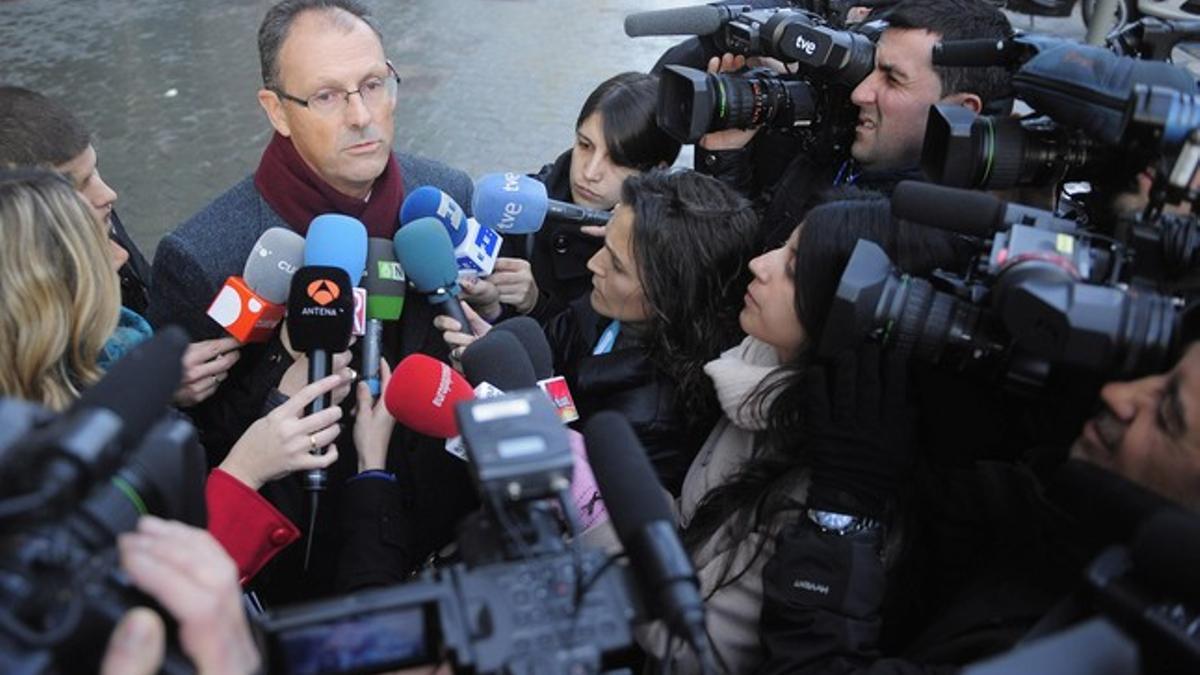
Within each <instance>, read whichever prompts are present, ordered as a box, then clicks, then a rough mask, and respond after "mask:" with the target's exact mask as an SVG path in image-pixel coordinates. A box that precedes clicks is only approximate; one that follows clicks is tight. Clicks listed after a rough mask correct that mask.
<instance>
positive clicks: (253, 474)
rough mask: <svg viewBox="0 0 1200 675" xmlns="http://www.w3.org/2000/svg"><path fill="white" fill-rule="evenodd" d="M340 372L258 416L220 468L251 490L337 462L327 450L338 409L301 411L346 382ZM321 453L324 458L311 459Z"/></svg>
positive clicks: (335, 434) (332, 448)
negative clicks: (311, 411) (316, 451)
mask: <svg viewBox="0 0 1200 675" xmlns="http://www.w3.org/2000/svg"><path fill="white" fill-rule="evenodd" d="M350 377H351V376H350V375H348V374H347V373H345V372H341V373H338V374H336V375H330V376H329V377H326V378H324V379H322V380H320V381H318V382H314V383H312V384H309V385H307V386H305V387H304V388H302V389H301V390H300V391H298V392H296V394H295V395H294V396H292V397H291V398H289V399H288V400H287V402H286V403H284V404H283V405H281V406H279V407H278V408H275V409H274V410H272V411H271V412H270V413H268V414H267V415H266V416H265V417H261V418H259V419H258V421H256V422H255V423H254V424H251V425H250V428H249V429H247V430H246V433H244V434H242V437H241V438H239V439H238V441H237V443H235V444H234V446H233V448H232V449H231V450H230V451H229V455H228V456H226V457H225V460H224V461H223V462H221V465H220V468H221V469H222V470H223V471H225V472H226V473H228V474H229V475H231V476H233V477H234V478H237V479H238V480H239V481H241V482H242V483H244V484H246V485H248V486H249V487H250V488H252V489H254V490H258V489H260V488H261V487H262V486H263V485H265V484H266V483H268V482H270V481H273V480H278V479H280V478H283V477H284V476H286V475H288V474H291V473H295V472H296V471H310V470H313V469H324V468H326V467H328V466H329V465H330V464H333V463H334V462H335V461H336V460H337V447H336V446H334V445H333V442H334V440H336V439H337V437H338V433H339V432H340V431H341V427H340V425H339V424H338V421H339V420H340V419H341V418H342V409H341V408H339V407H337V406H333V407H331V408H326V409H324V410H321V411H319V412H315V413H313V414H311V415H304V410H305V407H306V406H308V405H309V404H311V403H312V402H313V401H314V400H316V399H317V398H318V397H320V396H324V395H326V394H328V393H329V392H331V391H333V390H334V389H337V388H339V387H344V386H346V385H347V384H349V382H350ZM321 448H327V451H326V452H325V453H324V454H319V455H318V454H313V452H314V451H315V450H317V449H321Z"/></svg>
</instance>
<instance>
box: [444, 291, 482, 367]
mask: <svg viewBox="0 0 1200 675" xmlns="http://www.w3.org/2000/svg"><path fill="white" fill-rule="evenodd" d="M462 309H463V313H464V314H465V315H466V317H467V321H468V322H470V330H469V331H466V330H463V326H462V324H460V323H459V322H458V320H457V319H452V318H450V317H449V316H444V315H443V316H435V317H434V318H433V327H434V328H436V329H438V330H440V331H442V339H443V340H445V341H446V345H447V346H448V347H450V358H451V359H453V360H454V361H455V362H461V360H462V354H463V351H464V350H466V348H467V347H470V346H471V344H472V343H474V342H475V341H476V340H478V339H479V338H481V337H483V336H484V335H487V334H488V332H489V331H491V330H492V325H491V324H490V323H488V322H487V321H484V320H483V318H481V317H480V316H479V314H477V313H476V312H475V310H474V309H471V306H470V305H468V304H467V303H465V302H464V303H462Z"/></svg>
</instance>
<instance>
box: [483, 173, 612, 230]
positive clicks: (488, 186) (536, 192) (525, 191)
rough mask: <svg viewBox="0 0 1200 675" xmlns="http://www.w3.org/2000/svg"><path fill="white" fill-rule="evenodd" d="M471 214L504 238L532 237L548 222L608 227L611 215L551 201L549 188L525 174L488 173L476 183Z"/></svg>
mask: <svg viewBox="0 0 1200 675" xmlns="http://www.w3.org/2000/svg"><path fill="white" fill-rule="evenodd" d="M471 212H472V213H474V214H475V218H476V219H477V220H479V222H480V223H483V224H484V225H486V226H488V227H490V228H492V229H494V230H496V231H497V232H503V233H504V234H532V233H534V232H537V231H538V230H540V229H542V225H543V223H544V222H545V221H546V220H559V221H563V222H568V223H577V224H579V225H606V224H608V219H609V218H611V217H612V213H610V212H608V211H600V210H597V209H590V208H587V207H585V206H576V205H575V204H569V203H567V202H561V201H558V200H556V199H550V198H549V197H548V196H547V193H546V186H545V184H543V183H542V182H541V181H537V180H534V179H532V178H530V177H529V176H526V175H524V174H519V173H514V172H506V173H489V174H485V175H483V176H481V177H480V178H479V180H477V181H475V191H474V193H473V194H472V196H471Z"/></svg>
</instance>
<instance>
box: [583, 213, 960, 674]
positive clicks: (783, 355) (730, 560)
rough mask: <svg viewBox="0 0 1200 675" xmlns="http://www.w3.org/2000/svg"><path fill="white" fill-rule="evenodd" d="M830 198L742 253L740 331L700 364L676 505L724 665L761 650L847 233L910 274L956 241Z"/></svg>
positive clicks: (949, 261) (795, 513)
mask: <svg viewBox="0 0 1200 675" xmlns="http://www.w3.org/2000/svg"><path fill="white" fill-rule="evenodd" d="M841 197H842V198H843V201H837V202H831V203H828V204H825V205H822V206H819V207H817V208H815V209H813V210H812V211H810V212H809V214H808V216H807V217H806V218H805V220H804V222H803V223H802V224H801V225H800V226H799V227H797V228H796V229H795V230H794V231H793V232H792V234H791V236H790V237H789V238H788V240H787V242H786V243H785V244H784V245H783V246H782V247H780V248H777V249H774V250H771V251H769V252H767V253H764V254H763V255H760V256H758V257H757V258H755V259H754V260H753V261H751V262H750V270H751V272H752V273H753V279H752V280H751V281H750V284H749V286H748V287H747V288H746V293H745V302H744V306H743V307H742V309H741V314H740V316H739V319H740V325H741V327H742V329H744V330H745V332H746V333H747V337H746V338H745V339H744V340H743V341H742V342H741V344H739V345H738V346H736V347H734V348H732V349H730V350H728V351H726V352H724V353H723V354H721V356H720V358H717V359H715V360H713V361H711V362H709V363H708V364H707V365H705V366H704V371H705V373H706V374H707V376H708V377H709V378H711V380H710V381H711V383H712V386H713V387H714V389H715V392H716V395H717V397H718V399H719V401H720V406H721V410H722V411H723V413H724V415H723V416H722V417H721V418H720V420H719V421H718V422H717V425H716V427H715V428H714V429H713V431H712V433H711V434H710V435H709V436H708V439H707V441H706V442H705V443H704V445H703V447H702V448H701V449H700V451H699V454H698V455H697V456H696V458H695V460H694V461H693V462H692V465H691V467H690V469H689V470H688V473H687V477H686V478H685V480H684V483H683V490H682V493H681V495H680V497H679V499H678V500H676V509H677V513H678V514H679V526H680V529H681V530H682V533H683V539H684V543H685V546H686V547H687V548H688V551H689V553H690V554H691V556H692V559H693V561H694V562H695V565H696V570H697V573H698V575H699V578H700V582H701V593H702V594H703V596H704V597H705V601H706V609H707V622H708V631H709V635H710V636H711V637H712V639H713V642H714V645H715V649H716V651H717V654H718V656H719V658H720V660H721V661H723V663H724V667H725V668H726V670H727V671H728V672H749V671H751V670H753V668H754V667H755V666H756V665H757V664H758V663H759V661H760V660H761V659H762V652H761V644H760V641H759V636H758V621H759V610H760V607H761V604H762V566H763V563H764V562H765V561H766V560H767V559H768V558H769V557H770V555H771V553H772V551H773V546H774V544H773V541H774V534H775V533H776V532H778V531H779V530H780V529H781V528H783V527H784V526H786V525H787V524H789V523H791V522H794V521H795V520H796V519H797V518H798V517H799V514H800V512H801V509H802V508H803V505H804V503H805V500H806V497H807V491H808V485H809V480H810V468H811V466H810V463H809V457H808V453H807V450H808V448H807V446H806V443H805V434H804V424H803V423H804V420H803V419H802V415H801V414H800V411H802V410H803V409H804V408H803V405H802V403H803V399H804V396H805V394H804V392H805V390H806V389H805V384H806V377H807V374H808V371H809V368H810V365H811V364H812V363H813V362H814V359H815V356H814V350H815V346H816V345H817V344H818V343H819V342H820V339H821V337H822V335H823V333H824V330H825V323H826V320H827V318H828V315H829V308H830V304H831V301H832V299H833V297H834V292H835V290H836V288H837V284H838V281H839V279H840V277H841V274H842V270H843V268H844V267H845V264H846V262H847V260H848V259H849V257H850V254H851V252H852V251H853V249H854V245H855V243H856V242H857V241H858V240H859V239H860V238H862V239H869V240H872V241H875V242H877V243H878V244H879V245H880V246H882V247H883V248H884V250H885V251H887V252H888V253H889V255H891V256H892V259H893V260H894V261H895V262H896V264H897V265H898V266H900V267H901V268H902V269H906V270H909V271H912V272H914V273H920V272H926V271H929V270H930V269H933V268H935V267H939V266H944V265H953V264H954V263H955V261H956V260H958V259H959V258H960V255H961V253H962V252H963V251H962V248H961V247H960V246H959V245H958V244H957V243H956V240H955V239H954V238H953V237H952V236H951V235H946V234H944V233H941V232H938V231H935V230H929V229H927V228H922V227H919V226H916V225H911V224H908V223H903V222H895V221H893V219H892V217H891V213H890V207H889V205H888V202H887V201H885V200H883V199H881V198H878V197H875V196H871V195H864V194H860V193H848V194H843V195H841ZM847 199H849V200H847ZM610 534H611V533H610V532H606V531H605V528H597V529H595V530H593V531H591V532H589V533H587V534H586V535H585V537H586V538H589V539H591V540H592V541H593V543H598V544H601V545H604V546H606V547H608V546H611V545H612V544H613V542H612V540H608V539H607V538H608V536H609V535H610ZM639 637H640V639H641V641H642V644H643V646H644V647H645V648H646V649H647V650H648V651H650V652H651V653H653V654H655V655H656V656H659V657H662V658H668V657H669V658H673V659H676V664H675V665H676V667H677V669H678V670H680V671H682V672H694V671H696V670H697V669H698V664H697V663H696V662H695V661H694V660H692V656H691V654H690V653H683V652H679V651H676V652H675V653H672V654H668V635H667V633H666V631H665V630H664V629H663V628H662V627H661V626H659V625H657V624H656V625H653V626H651V627H649V628H648V629H646V630H643V631H642V632H641V634H640V636H639Z"/></svg>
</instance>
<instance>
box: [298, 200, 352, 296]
mask: <svg viewBox="0 0 1200 675" xmlns="http://www.w3.org/2000/svg"><path fill="white" fill-rule="evenodd" d="M304 264H305V265H323V266H327V267H340V268H342V269H343V270H345V272H346V276H348V277H350V285H351V286H357V285H358V284H359V282H360V281H361V280H362V276H363V270H365V269H366V267H367V228H366V226H365V225H363V224H362V221H360V220H359V219H357V218H351V217H350V216H345V215H342V214H340V213H326V214H323V215H320V216H317V217H316V218H313V220H312V223H310V224H309V226H308V236H307V237H306V238H305V240H304Z"/></svg>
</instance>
